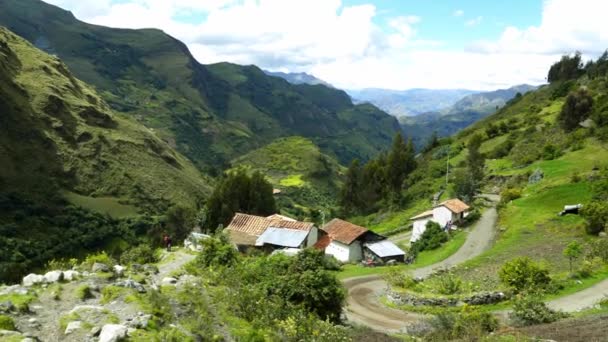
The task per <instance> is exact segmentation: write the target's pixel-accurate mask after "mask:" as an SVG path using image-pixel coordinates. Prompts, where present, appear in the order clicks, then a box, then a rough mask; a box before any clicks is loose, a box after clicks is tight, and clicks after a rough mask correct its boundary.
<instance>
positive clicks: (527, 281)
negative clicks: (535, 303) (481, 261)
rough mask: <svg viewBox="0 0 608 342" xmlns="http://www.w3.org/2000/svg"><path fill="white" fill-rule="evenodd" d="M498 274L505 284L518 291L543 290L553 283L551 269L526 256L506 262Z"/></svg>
mask: <svg viewBox="0 0 608 342" xmlns="http://www.w3.org/2000/svg"><path fill="white" fill-rule="evenodd" d="M498 275H499V277H500V281H501V282H503V284H505V285H507V286H509V287H510V288H512V289H513V290H515V291H516V292H524V291H531V292H537V291H542V290H543V289H546V288H547V287H548V286H549V285H550V283H551V278H550V277H549V271H548V270H547V269H546V268H544V267H542V266H541V265H539V264H537V263H534V262H533V261H532V260H531V259H530V258H526V257H519V258H515V259H513V260H511V261H509V262H507V263H505V264H504V265H503V267H502V268H501V269H500V271H499V272H498Z"/></svg>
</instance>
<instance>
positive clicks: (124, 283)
mask: <svg viewBox="0 0 608 342" xmlns="http://www.w3.org/2000/svg"><path fill="white" fill-rule="evenodd" d="M114 286H119V287H126V288H129V289H135V290H136V291H137V292H139V293H145V292H146V288H145V287H144V286H143V285H142V284H140V283H138V282H136V281H135V280H132V279H127V280H124V281H119V282H116V283H114Z"/></svg>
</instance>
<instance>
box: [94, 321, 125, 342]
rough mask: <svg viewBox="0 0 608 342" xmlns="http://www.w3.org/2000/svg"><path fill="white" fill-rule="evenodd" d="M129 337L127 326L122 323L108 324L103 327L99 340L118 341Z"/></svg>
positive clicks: (103, 341) (105, 341)
mask: <svg viewBox="0 0 608 342" xmlns="http://www.w3.org/2000/svg"><path fill="white" fill-rule="evenodd" d="M125 337H127V327H126V326H124V325H122V324H106V325H104V326H103V328H101V333H100V334H99V342H118V341H120V340H122V339H124V338H125Z"/></svg>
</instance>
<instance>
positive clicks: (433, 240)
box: [409, 221, 448, 255]
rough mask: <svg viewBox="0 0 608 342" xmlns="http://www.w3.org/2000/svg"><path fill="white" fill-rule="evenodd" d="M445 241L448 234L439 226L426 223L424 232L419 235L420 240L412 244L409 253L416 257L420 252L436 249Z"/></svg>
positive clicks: (429, 222)
mask: <svg viewBox="0 0 608 342" xmlns="http://www.w3.org/2000/svg"><path fill="white" fill-rule="evenodd" d="M447 241H448V234H447V233H446V232H445V231H444V230H443V229H442V228H441V227H440V226H439V224H438V223H436V222H433V221H428V222H427V223H426V230H425V231H424V233H422V235H420V239H418V240H417V241H415V242H414V243H412V247H411V248H410V250H409V252H410V253H412V254H414V255H418V253H420V252H422V251H429V250H433V249H437V248H439V247H441V245H442V244H443V243H445V242H447Z"/></svg>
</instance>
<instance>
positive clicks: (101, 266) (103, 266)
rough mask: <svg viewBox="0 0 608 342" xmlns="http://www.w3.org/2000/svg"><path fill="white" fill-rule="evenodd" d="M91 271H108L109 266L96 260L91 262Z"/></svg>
mask: <svg viewBox="0 0 608 342" xmlns="http://www.w3.org/2000/svg"><path fill="white" fill-rule="evenodd" d="M91 271H93V272H94V273H97V272H110V268H109V267H108V265H106V264H102V263H99V262H96V263H94V264H93V267H92V268H91Z"/></svg>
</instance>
